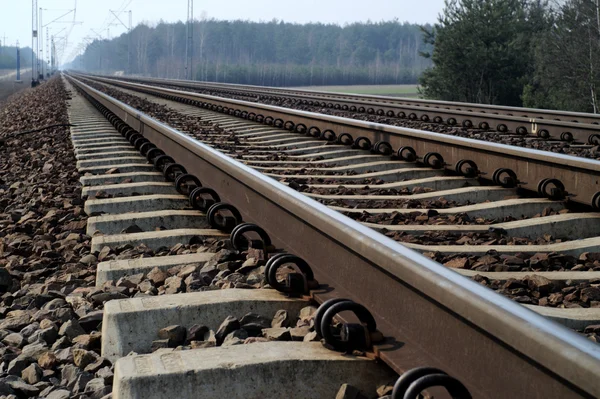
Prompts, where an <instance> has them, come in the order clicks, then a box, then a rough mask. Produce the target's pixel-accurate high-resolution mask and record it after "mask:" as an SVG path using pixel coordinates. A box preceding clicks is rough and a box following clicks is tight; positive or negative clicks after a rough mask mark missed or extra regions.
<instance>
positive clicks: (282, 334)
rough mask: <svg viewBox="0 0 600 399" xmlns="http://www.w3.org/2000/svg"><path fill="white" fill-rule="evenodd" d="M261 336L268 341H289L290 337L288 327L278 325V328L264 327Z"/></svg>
mask: <svg viewBox="0 0 600 399" xmlns="http://www.w3.org/2000/svg"><path fill="white" fill-rule="evenodd" d="M262 334H263V337H265V338H267V339H268V340H269V341H289V340H291V339H292V336H291V335H290V329H289V328H284V327H279V328H265V329H264V330H263V331H262Z"/></svg>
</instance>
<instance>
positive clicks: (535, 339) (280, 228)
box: [69, 77, 600, 398]
mask: <svg viewBox="0 0 600 399" xmlns="http://www.w3.org/2000/svg"><path fill="white" fill-rule="evenodd" d="M69 80H70V81H71V82H72V83H73V84H74V85H76V86H77V87H79V88H80V89H81V90H83V91H84V92H85V93H87V95H89V96H90V97H91V98H93V99H95V100H96V101H98V102H100V103H101V104H102V105H104V106H105V107H107V108H108V109H110V110H111V111H112V112H113V113H115V114H116V115H117V116H118V117H120V118H121V119H122V120H123V121H125V122H126V123H127V124H129V125H130V126H131V127H132V128H133V129H136V130H137V131H139V132H140V133H141V134H143V136H144V137H146V138H147V139H148V140H150V141H151V142H153V143H154V144H155V145H157V146H158V147H159V148H161V149H162V150H163V151H165V152H166V153H167V154H169V155H171V156H172V157H173V158H175V160H176V161H177V162H178V163H180V164H182V165H183V166H184V167H185V168H186V169H187V170H188V171H190V172H191V173H194V174H196V175H198V176H199V177H200V178H201V179H202V181H203V183H205V184H206V185H207V186H209V187H213V188H215V189H217V190H218V192H219V194H220V196H221V197H222V199H223V200H224V201H227V202H229V203H231V204H232V205H234V206H236V207H237V208H238V209H239V210H240V211H241V212H242V215H243V217H244V220H245V221H248V222H253V223H256V224H259V225H260V226H261V227H263V228H264V229H265V230H266V231H267V232H268V233H269V234H270V235H271V237H273V238H274V244H275V245H276V246H278V247H281V248H284V249H286V250H288V251H289V252H292V253H298V254H302V256H303V257H304V258H305V259H306V261H307V262H308V263H309V264H311V266H312V267H313V269H314V270H315V275H316V278H317V279H318V280H319V281H320V282H321V283H326V284H328V286H327V287H328V288H327V289H323V290H322V291H318V292H316V293H315V298H316V299H317V300H319V301H324V300H326V299H328V298H332V297H347V298H350V299H353V300H355V301H356V302H359V303H362V304H364V305H365V306H366V307H367V308H369V309H370V310H371V312H372V313H373V315H374V316H375V318H376V320H377V323H378V329H379V330H380V331H381V332H382V333H383V334H384V335H385V336H386V337H388V339H387V341H386V342H385V344H383V345H379V346H377V347H376V348H375V349H376V353H377V354H378V355H379V356H380V358H381V359H382V360H383V361H385V362H386V363H387V364H388V365H390V366H391V367H392V368H393V369H394V370H396V371H397V372H399V373H402V372H404V371H406V370H408V369H411V368H413V367H419V366H433V367H439V368H441V369H445V370H451V372H452V374H453V376H455V377H456V378H458V379H459V380H461V381H462V382H463V383H464V384H465V385H466V386H467V387H468V388H469V390H470V391H471V393H472V394H473V396H474V397H486V398H493V397H503V398H504V397H545V398H551V397H555V398H568V397H597V396H600V386H599V385H598V383H597V381H598V380H599V377H600V349H599V348H598V347H597V346H596V345H595V344H593V343H592V342H590V341H588V340H586V339H585V338H583V337H581V336H579V335H577V334H575V333H573V332H572V331H569V330H567V329H565V328H563V327H562V326H560V325H557V324H555V323H553V322H550V321H548V320H546V319H545V318H543V317H541V316H539V315H537V314H536V313H534V312H532V311H529V310H527V309H525V308H524V307H522V306H520V305H518V304H516V303H514V302H513V301H510V300H508V299H506V298H504V297H501V296H500V295H498V294H495V293H494V292H492V291H490V290H488V289H486V288H484V287H482V286H481V285H479V284H477V283H475V282H473V281H471V280H469V279H466V278H463V277H461V276H459V275H458V274H456V273H454V272H453V271H451V270H448V269H447V268H445V267H443V266H441V265H439V264H437V263H435V262H432V261H431V260H429V259H427V258H425V257H423V256H421V255H419V254H417V253H416V252H413V251H411V250H408V249H407V248H405V247H403V246H401V245H399V244H398V243H396V242H394V241H392V240H390V239H388V238H385V237H384V236H382V235H380V234H379V233H376V232H374V231H373V230H371V229H369V228H367V227H365V226H362V225H360V224H359V223H356V222H354V221H351V220H350V219H348V218H346V217H344V216H342V215H341V214H339V213H337V212H334V211H332V210H330V209H328V208H327V207H325V206H323V205H321V204H318V203H317V202H315V201H313V200H311V199H309V198H307V197H306V196H304V195H302V194H300V193H298V192H296V191H294V190H292V189H290V188H288V187H286V186H284V185H282V184H279V183H277V182H275V181H273V180H272V179H270V178H268V177H266V176H264V175H262V174H260V173H258V172H257V171H255V170H253V169H251V168H249V167H247V166H245V165H243V164H241V163H239V162H237V161H235V160H233V159H231V158H229V157H227V156H224V155H223V154H221V153H219V152H218V151H216V150H214V149H212V148H210V147H208V146H206V145H203V144H202V143H199V142H198V141H197V140H194V139H192V138H190V137H189V136H187V135H185V134H182V133H180V132H178V131H176V130H174V129H172V128H170V127H169V126H166V125H164V124H162V123H160V122H157V121H156V120H154V119H152V118H150V117H148V116H146V115H144V114H142V113H141V112H139V111H137V110H136V109H134V108H132V107H129V106H127V105H126V104H123V103H122V102H119V101H117V100H115V99H113V98H111V97H109V96H107V95H106V94H104V93H101V92H100V91H98V90H95V89H93V88H91V87H90V86H88V85H86V84H84V83H83V82H81V81H80V80H78V79H75V78H73V77H69ZM153 90H154V89H153ZM178 95H182V96H184V97H185V96H192V94H185V93H179V94H178ZM193 96H196V97H195V98H196V100H197V99H198V97H197V96H198V95H197V94H194V95H193ZM203 97H206V96H203ZM190 98H191V97H190ZM205 101H211V102H214V103H215V104H217V103H219V102H220V101H223V99H220V98H210V99H209V98H206V100H205ZM238 103H240V104H238ZM229 104H231V103H229ZM221 106H223V105H221ZM228 106H229V107H230V106H231V105H228ZM236 106H239V107H240V108H243V107H249V106H250V105H247V104H243V103H241V102H236ZM260 107H263V106H260ZM270 108H275V107H270ZM270 108H265V109H266V110H268V111H269V112H276V111H277V112H284V111H281V110H274V109H270ZM287 111H289V110H286V112H287ZM302 114H304V115H296V116H297V117H301V118H305V119H307V120H308V119H310V120H315V119H319V118H321V117H323V116H318V115H312V114H309V113H302ZM323 118H324V117H323ZM338 119H340V120H336V121H334V122H331V124H332V125H333V126H337V125H339V124H342V123H348V122H345V121H342V120H341V118H338ZM323 123H326V121H323ZM355 128H356V129H363V130H367V128H366V127H363V126H360V124H359V126H357V127H355ZM394 133H395V132H394ZM401 133H402V134H406V135H408V136H410V135H412V134H415V135H417V137H418V134H422V132H416V131H415V132H412V131H408V132H401ZM380 134H382V135H384V134H387V135H389V136H392V135H391V134H390V133H389V132H387V131H385V130H384V131H383V132H381V133H380ZM431 140H432V139H431V137H430V138H429V139H428V141H431Z"/></svg>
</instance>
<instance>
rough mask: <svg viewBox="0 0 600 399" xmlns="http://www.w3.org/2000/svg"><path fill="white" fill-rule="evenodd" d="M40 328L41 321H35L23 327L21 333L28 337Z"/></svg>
mask: <svg viewBox="0 0 600 399" xmlns="http://www.w3.org/2000/svg"><path fill="white" fill-rule="evenodd" d="M39 328H40V323H38V322H37V321H34V322H33V323H31V324H30V325H28V326H26V327H23V329H21V331H19V334H21V335H22V336H23V338H25V339H27V338H29V337H30V336H31V335H32V334H33V333H34V332H36V331H37V330H39Z"/></svg>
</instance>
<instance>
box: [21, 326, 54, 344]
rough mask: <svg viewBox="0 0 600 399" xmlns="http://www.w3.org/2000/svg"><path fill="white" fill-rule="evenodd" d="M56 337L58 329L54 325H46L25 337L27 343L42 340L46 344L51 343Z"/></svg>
mask: <svg viewBox="0 0 600 399" xmlns="http://www.w3.org/2000/svg"><path fill="white" fill-rule="evenodd" d="M57 338H58V329H57V328H56V327H48V328H44V329H42V330H37V331H36V332H34V333H33V334H31V336H30V337H29V338H28V339H27V342H29V343H32V344H33V343H36V342H40V341H43V342H45V343H47V344H48V345H52V344H54V343H55V342H56V339H57Z"/></svg>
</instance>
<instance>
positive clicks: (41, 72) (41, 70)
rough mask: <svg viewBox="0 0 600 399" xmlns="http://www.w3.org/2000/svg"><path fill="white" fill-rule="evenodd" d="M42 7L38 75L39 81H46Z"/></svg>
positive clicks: (39, 30)
mask: <svg viewBox="0 0 600 399" xmlns="http://www.w3.org/2000/svg"><path fill="white" fill-rule="evenodd" d="M43 18H44V17H43V14H42V7H40V25H39V29H38V51H39V54H38V59H37V64H38V75H39V78H38V79H39V80H44V28H43V26H44V22H43V20H44V19H43Z"/></svg>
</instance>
